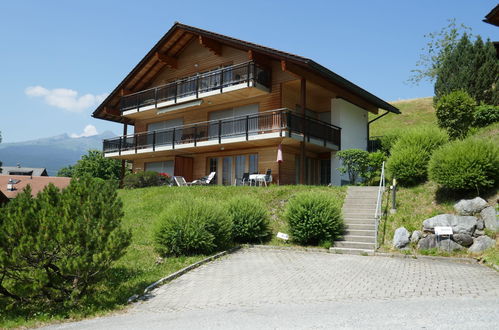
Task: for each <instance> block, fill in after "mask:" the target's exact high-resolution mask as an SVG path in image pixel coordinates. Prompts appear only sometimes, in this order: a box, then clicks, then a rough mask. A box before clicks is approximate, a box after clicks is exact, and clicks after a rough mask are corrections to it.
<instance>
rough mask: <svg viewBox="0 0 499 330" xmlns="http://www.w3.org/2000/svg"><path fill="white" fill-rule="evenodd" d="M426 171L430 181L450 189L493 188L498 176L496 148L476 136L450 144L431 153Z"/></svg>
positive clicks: (498, 162) (498, 163)
mask: <svg viewBox="0 0 499 330" xmlns="http://www.w3.org/2000/svg"><path fill="white" fill-rule="evenodd" d="M429 172H430V178H431V179H432V180H433V181H435V182H437V183H439V184H441V185H442V186H444V187H446V188H450V189H453V190H472V189H482V188H489V187H493V186H495V184H496V183H497V180H498V178H499V147H497V145H495V144H494V143H492V142H489V141H484V140H478V139H466V140H463V141H455V142H452V143H449V144H447V145H446V146H444V147H442V148H441V149H439V150H437V151H436V152H435V153H434V154H433V156H432V157H431V160H430V166H429Z"/></svg>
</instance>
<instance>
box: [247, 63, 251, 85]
mask: <svg viewBox="0 0 499 330" xmlns="http://www.w3.org/2000/svg"><path fill="white" fill-rule="evenodd" d="M246 71H247V72H246V76H247V78H246V79H247V80H248V87H250V80H251V78H250V73H251V62H248V67H247V68H246Z"/></svg>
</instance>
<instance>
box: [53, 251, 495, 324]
mask: <svg viewBox="0 0 499 330" xmlns="http://www.w3.org/2000/svg"><path fill="white" fill-rule="evenodd" d="M497 324H499V273H498V272H496V271H494V270H491V269H489V268H487V267H485V266H482V265H478V264H469V263H458V262H453V261H446V260H438V261H437V260H429V259H410V258H406V259H402V258H391V257H379V256H375V257H372V256H370V257H368V256H354V255H337V254H330V253H315V252H301V251H295V250H277V249H260V248H249V249H242V250H240V251H238V252H236V253H234V254H231V255H229V256H226V257H223V258H221V259H218V260H216V261H214V262H211V263H208V264H205V265H203V266H201V267H199V268H197V269H195V270H193V271H191V272H189V273H187V274H185V275H183V276H181V277H180V278H178V279H176V280H173V281H172V282H170V283H168V284H166V285H164V286H162V287H160V288H158V289H156V290H155V291H154V292H153V293H152V298H151V299H149V300H148V301H145V302H139V303H137V304H135V305H133V306H131V307H130V308H129V309H128V310H127V311H126V312H124V313H119V314H116V315H112V316H107V317H101V318H96V319H92V320H85V321H81V322H74V323H65V324H60V325H57V326H52V327H51V328H57V329H60V328H68V329H69V328H71V329H72V328H76V329H104V328H105V329H125V328H126V329H139V328H140V329H149V328H157V329H165V328H172V329H179V328H185V329H187V328H189V329H197V328H204V329H206V328H225V329H256V328H272V329H275V328H283V329H289V328H331V327H341V328H360V327H362V328H400V327H403V328H425V327H427V328H454V329H455V328H471V327H473V328H476V327H479V328H481V329H484V328H490V329H493V328H496V327H497Z"/></svg>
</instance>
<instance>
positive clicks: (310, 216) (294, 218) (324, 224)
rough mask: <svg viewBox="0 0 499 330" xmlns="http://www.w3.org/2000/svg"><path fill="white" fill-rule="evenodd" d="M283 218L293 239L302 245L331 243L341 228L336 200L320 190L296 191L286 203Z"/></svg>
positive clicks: (339, 211)
mask: <svg viewBox="0 0 499 330" xmlns="http://www.w3.org/2000/svg"><path fill="white" fill-rule="evenodd" d="M284 218H285V219H286V220H287V221H288V224H289V229H290V232H291V236H292V238H293V240H294V241H295V242H297V243H299V244H303V245H306V244H308V245H318V244H326V243H327V242H330V243H332V242H333V241H334V240H335V239H336V238H337V237H338V236H340V235H342V234H343V230H344V226H343V219H342V216H341V205H340V202H339V201H338V200H336V199H334V198H331V197H329V196H327V195H324V194H320V193H314V192H304V193H300V194H297V195H296V196H295V197H293V198H292V199H291V200H290V201H289V202H288V204H287V206H286V210H285V213H284Z"/></svg>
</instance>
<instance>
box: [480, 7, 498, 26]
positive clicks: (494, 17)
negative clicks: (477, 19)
mask: <svg viewBox="0 0 499 330" xmlns="http://www.w3.org/2000/svg"><path fill="white" fill-rule="evenodd" d="M483 21H484V22H485V23H489V24H492V25H495V26H499V4H498V5H497V6H495V7H494V8H493V9H492V10H491V11H490V13H488V14H487V15H485V19H484V20H483Z"/></svg>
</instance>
